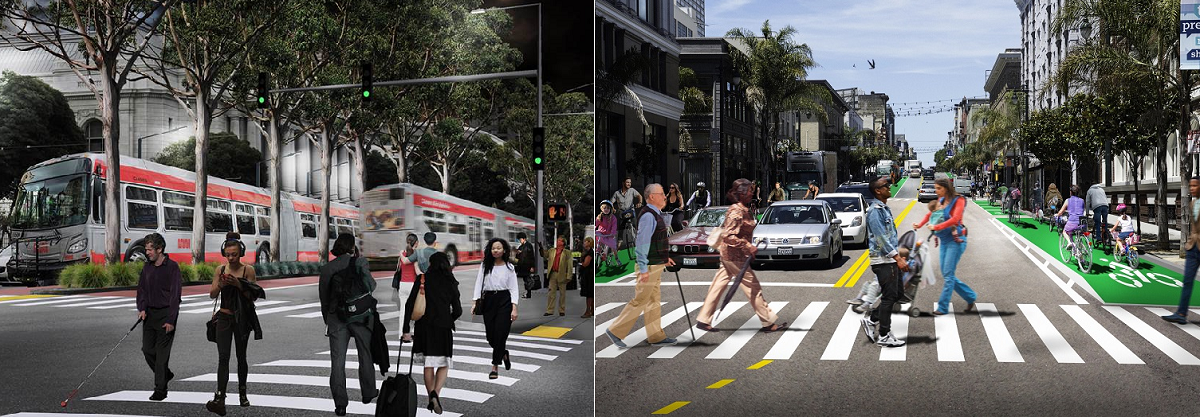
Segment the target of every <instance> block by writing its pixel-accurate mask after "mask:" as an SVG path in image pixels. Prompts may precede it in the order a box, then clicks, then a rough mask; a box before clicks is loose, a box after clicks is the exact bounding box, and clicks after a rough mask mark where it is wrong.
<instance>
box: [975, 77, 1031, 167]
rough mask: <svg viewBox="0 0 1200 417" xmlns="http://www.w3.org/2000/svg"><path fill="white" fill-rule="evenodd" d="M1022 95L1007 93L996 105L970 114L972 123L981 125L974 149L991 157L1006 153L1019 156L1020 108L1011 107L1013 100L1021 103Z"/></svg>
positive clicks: (1012, 92)
mask: <svg viewBox="0 0 1200 417" xmlns="http://www.w3.org/2000/svg"><path fill="white" fill-rule="evenodd" d="M1023 94H1024V93H1019V92H1014V91H1008V92H1007V93H1006V94H1005V96H1004V97H1003V98H1001V99H998V100H996V104H995V105H993V106H990V107H984V108H983V109H980V110H979V111H975V112H972V114H971V119H972V122H974V123H981V124H983V128H982V129H980V130H979V140H977V141H976V142H974V144H977V145H976V148H977V149H979V150H980V151H983V152H985V153H987V154H988V155H991V156H1003V155H1006V154H1008V153H1013V154H1020V152H1021V141H1020V137H1019V136H1018V135H1017V132H1018V130H1019V129H1020V127H1021V112H1020V108H1018V107H1017V106H1013V105H1011V104H1010V103H1013V98H1015V99H1016V101H1017V102H1023V100H1022V99H1023V97H1021V95H1023Z"/></svg>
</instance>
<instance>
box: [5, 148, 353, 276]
mask: <svg viewBox="0 0 1200 417" xmlns="http://www.w3.org/2000/svg"><path fill="white" fill-rule="evenodd" d="M195 179H196V174H195V173H194V172H189V171H185V170H182V169H179V168H175V167H170V166H166V165H162V164H157V163H154V162H150V161H147V160H143V159H137V158H132V157H127V156H122V157H121V178H120V181H121V184H120V188H119V189H120V190H121V193H122V197H123V198H122V199H121V204H123V205H124V206H123V207H122V210H121V226H120V230H121V239H120V243H121V253H122V254H123V255H122V257H121V259H122V260H127V261H136V260H143V259H145V257H146V254H145V246H144V243H143V238H144V237H145V236H146V235H147V234H150V233H153V232H157V233H159V234H161V235H163V238H165V239H166V243H167V248H166V252H167V255H168V256H169V257H170V258H171V259H174V260H175V261H177V262H185V263H190V262H191V258H192V255H191V252H192V244H191V241H192V219H193V214H192V213H193V211H194V210H193V207H194V205H193V202H194V201H195V198H196V197H195V194H194V191H195V189H196V186H195ZM107 180H109V178H108V169H106V166H105V161H104V154H103V153H81V154H74V155H68V156H63V157H60V158H56V159H52V160H49V161H45V162H42V163H39V164H37V165H34V166H32V167H30V168H29V169H28V170H27V171H26V172H25V173H24V174H23V175H22V177H21V181H20V185H19V186H18V189H17V197H16V200H14V204H13V209H12V225H11V229H12V232H13V239H14V240H18V242H19V243H18V244H17V248H16V249H17V253H16V254H15V255H14V256H13V257H14V258H16V259H18V260H19V262H16V263H10V267H11V268H15V270H13V271H12V272H14V273H15V275H17V276H26V277H37V278H38V279H39V280H52V279H53V277H56V276H57V272H58V271H59V270H62V269H63V268H65V267H66V266H67V265H70V264H73V263H78V262H87V261H89V260H90V261H91V262H96V263H103V262H104V261H105V260H104V238H105V231H104V193H105V191H104V183H105V181H107ZM270 195H271V194H270V190H268V189H265V188H259V187H254V186H250V185H246V184H241V183H236V182H232V181H227V180H224V179H221V178H217V177H212V176H210V177H209V178H208V201H207V204H208V209H207V215H206V219H205V222H204V225H205V233H206V236H205V240H204V258H205V260H207V261H220V259H222V257H221V244H222V242H224V240H225V233H226V232H229V231H237V232H238V233H240V234H241V235H242V242H244V243H245V244H246V255H245V256H244V257H243V259H242V261H243V262H247V263H254V262H262V261H266V260H267V259H268V253H269V250H270V235H271V233H272V232H273V231H272V230H270V222H269V218H270V210H271V197H270ZM281 199H282V201H281V202H280V203H281V204H280V208H281V210H280V211H281V212H282V213H281V214H282V216H281V217H280V229H282V230H280V231H279V233H282V235H281V236H280V239H279V243H280V248H279V249H280V250H279V256H280V258H281V259H279V260H280V261H310V262H311V261H317V260H319V258H320V257H319V255H318V253H317V247H318V243H319V242H318V240H317V239H318V236H317V232H318V228H317V224H318V222H319V219H320V214H319V213H320V207H321V202H320V200H317V199H313V198H308V197H304V196H301V195H299V194H294V193H287V192H284V193H282V194H281ZM358 219H359V211H358V208H356V207H354V206H352V205H348V204H338V203H333V204H331V207H330V219H329V220H330V227H329V233H328V236H327V237H326V238H327V239H329V240H331V241H332V240H333V239H335V238H336V237H337V235H338V234H339V233H352V234H354V235H356V236H358ZM331 245H332V242H331ZM12 275H14V274H10V276H12Z"/></svg>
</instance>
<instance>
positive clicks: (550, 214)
mask: <svg viewBox="0 0 1200 417" xmlns="http://www.w3.org/2000/svg"><path fill="white" fill-rule="evenodd" d="M546 221H550V222H565V221H567V205H566V204H550V205H547V206H546Z"/></svg>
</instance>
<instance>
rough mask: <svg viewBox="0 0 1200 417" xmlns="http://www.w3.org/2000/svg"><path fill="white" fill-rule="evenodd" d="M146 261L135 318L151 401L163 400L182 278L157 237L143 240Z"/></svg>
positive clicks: (173, 374) (180, 298)
mask: <svg viewBox="0 0 1200 417" xmlns="http://www.w3.org/2000/svg"><path fill="white" fill-rule="evenodd" d="M145 241H146V244H145V248H146V257H147V258H148V262H146V265H145V266H143V267H142V273H141V276H140V277H139V278H138V285H137V309H138V318H139V319H142V320H144V321H145V323H146V324H145V325H143V326H142V354H143V355H145V357H146V364H147V365H149V366H150V369H151V370H153V371H154V393H153V394H152V395H151V396H150V400H151V401H162V400H164V399H166V398H167V383H168V382H171V379H172V378H174V377H175V373H173V372H171V366H170V362H171V346H172V345H173V344H174V343H175V325H176V324H178V323H179V304H180V302H181V301H182V296H183V275H182V274H181V273H180V271H179V264H177V263H175V261H173V260H171V259H170V258H168V257H167V255H166V254H165V253H163V251H164V250H166V247H167V241H166V239H163V237H162V235H160V234H158V233H151V234H149V235H147V236H146V240H145Z"/></svg>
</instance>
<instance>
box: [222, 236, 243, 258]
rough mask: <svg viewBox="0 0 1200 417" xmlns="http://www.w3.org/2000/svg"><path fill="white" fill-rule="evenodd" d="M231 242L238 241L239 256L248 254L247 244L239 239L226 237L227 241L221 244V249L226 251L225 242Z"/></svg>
mask: <svg viewBox="0 0 1200 417" xmlns="http://www.w3.org/2000/svg"><path fill="white" fill-rule="evenodd" d="M229 242H237V244H238V257H242V256H246V244H245V243H242V241H241V240H238V239H226V240H225V243H222V244H221V251H222V252H224V251H225V244H226V243H229Z"/></svg>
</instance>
